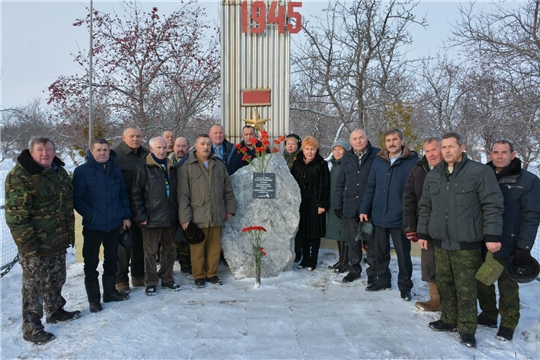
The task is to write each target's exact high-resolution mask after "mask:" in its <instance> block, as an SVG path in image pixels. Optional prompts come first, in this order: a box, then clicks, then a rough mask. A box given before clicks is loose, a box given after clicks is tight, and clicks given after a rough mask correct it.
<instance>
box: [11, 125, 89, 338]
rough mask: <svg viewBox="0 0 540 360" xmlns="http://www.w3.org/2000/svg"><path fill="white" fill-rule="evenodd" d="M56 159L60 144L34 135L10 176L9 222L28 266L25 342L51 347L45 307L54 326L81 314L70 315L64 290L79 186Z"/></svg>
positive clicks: (24, 286) (24, 277)
mask: <svg viewBox="0 0 540 360" xmlns="http://www.w3.org/2000/svg"><path fill="white" fill-rule="evenodd" d="M63 166H64V163H63V162H62V160H60V159H59V158H57V157H56V156H55V145H54V142H53V141H52V140H51V139H49V138H46V137H39V136H36V137H33V138H32V139H30V141H29V143H28V149H26V150H24V151H23V152H22V153H21V154H20V155H19V156H18V157H17V165H15V167H14V168H13V169H12V170H11V171H10V172H9V174H8V175H7V177H6V183H5V190H6V223H7V224H8V226H9V229H10V230H11V235H12V236H13V239H14V240H15V244H16V245H17V248H18V252H19V256H20V264H21V267H22V271H23V274H22V281H23V284H22V331H23V338H24V340H26V341H30V342H33V343H34V344H38V345H41V344H45V343H47V342H49V341H51V340H54V339H55V336H54V335H53V334H51V333H49V332H46V331H44V327H43V324H42V323H41V318H42V317H43V308H45V313H46V315H47V317H46V320H47V323H48V324H54V323H57V322H61V321H67V320H71V319H74V318H76V317H78V316H79V314H80V312H79V311H71V312H70V311H65V310H64V305H65V304H66V300H65V299H64V298H63V297H62V287H63V286H64V283H65V282H66V248H68V247H69V246H70V245H71V246H73V244H74V242H75V216H74V214H73V188H72V187H71V179H70V177H69V175H68V173H67V172H66V170H64V168H63Z"/></svg>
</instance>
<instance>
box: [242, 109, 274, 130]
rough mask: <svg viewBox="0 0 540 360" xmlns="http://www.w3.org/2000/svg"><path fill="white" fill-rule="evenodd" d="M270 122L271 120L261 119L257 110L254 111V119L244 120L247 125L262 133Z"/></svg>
mask: <svg viewBox="0 0 540 360" xmlns="http://www.w3.org/2000/svg"><path fill="white" fill-rule="evenodd" d="M268 120H270V119H261V118H260V117H259V113H258V112H257V110H253V119H244V122H245V123H246V124H247V125H251V126H253V128H254V129H255V130H259V131H262V130H264V128H263V125H264V123H265V122H267V121H268Z"/></svg>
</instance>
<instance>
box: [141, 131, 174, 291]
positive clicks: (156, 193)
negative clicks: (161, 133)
mask: <svg viewBox="0 0 540 360" xmlns="http://www.w3.org/2000/svg"><path fill="white" fill-rule="evenodd" d="M149 143H150V154H148V155H147V156H146V158H145V160H144V161H143V162H141V163H139V164H137V167H136V168H135V172H134V174H133V178H132V179H131V189H130V200H131V207H132V208H133V220H134V221H135V222H137V223H138V224H140V226H141V229H142V233H143V246H144V270H145V272H144V282H145V285H146V290H145V294H146V295H149V296H152V295H155V294H156V287H157V285H158V280H159V279H161V287H166V288H169V289H171V290H175V291H178V290H180V286H179V285H178V284H176V283H175V282H174V278H173V276H172V271H173V266H174V261H175V260H176V247H175V245H174V235H175V233H176V227H177V225H178V216H177V211H178V205H177V201H176V168H175V167H174V165H173V164H172V162H171V160H170V159H168V158H167V142H166V141H165V139H164V138H162V137H156V138H152V139H150V142H149ZM160 243H161V261H160V262H161V269H160V270H159V272H158V271H157V265H156V255H157V251H158V245H159V244H160Z"/></svg>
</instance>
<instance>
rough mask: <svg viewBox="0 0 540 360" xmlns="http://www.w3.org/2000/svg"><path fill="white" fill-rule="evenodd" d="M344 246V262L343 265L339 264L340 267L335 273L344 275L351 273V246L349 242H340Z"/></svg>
mask: <svg viewBox="0 0 540 360" xmlns="http://www.w3.org/2000/svg"><path fill="white" fill-rule="evenodd" d="M340 243H341V244H342V245H341V247H342V261H341V264H339V267H338V268H336V269H335V270H334V272H335V273H338V274H343V273H344V272H347V271H349V245H347V242H345V241H340Z"/></svg>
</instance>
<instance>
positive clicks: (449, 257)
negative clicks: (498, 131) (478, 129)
mask: <svg viewBox="0 0 540 360" xmlns="http://www.w3.org/2000/svg"><path fill="white" fill-rule="evenodd" d="M253 139H256V132H255V129H254V128H253V127H251V126H245V127H244V128H243V129H242V141H241V143H240V147H242V148H244V151H248V152H250V151H251V152H253V151H255V150H254V149H256V148H257V147H259V146H258V144H257V142H256V141H255V140H253ZM384 144H385V146H384V149H379V148H377V147H375V146H373V145H372V144H371V143H370V141H369V139H368V137H367V134H366V132H365V131H364V130H361V129H356V130H354V131H352V132H351V134H350V139H349V142H347V141H345V140H343V139H339V140H337V141H336V142H335V143H334V144H333V146H332V157H331V159H330V163H331V168H330V169H329V166H328V162H327V161H325V160H324V158H323V157H322V156H321V155H320V153H319V142H318V141H317V139H315V138H314V137H312V136H306V137H305V138H303V139H301V138H300V137H299V136H298V135H296V134H290V135H287V136H286V137H285V144H284V145H285V149H284V151H283V156H284V158H285V160H286V162H287V165H288V166H289V169H290V171H291V174H292V176H293V177H294V178H295V179H296V181H297V182H298V185H299V188H300V192H301V199H302V200H301V203H300V223H299V228H298V232H297V235H296V238H295V252H296V259H295V261H296V262H297V263H298V264H297V268H299V269H302V268H307V270H309V271H313V270H315V269H316V267H317V265H318V253H319V248H320V243H321V238H323V237H325V238H327V239H333V240H337V242H338V250H339V259H338V262H337V263H336V264H334V265H332V266H331V267H332V268H333V269H334V271H335V272H336V273H345V272H347V274H346V275H345V276H344V277H343V279H342V281H343V282H346V283H350V282H354V281H355V280H357V279H359V278H360V277H361V273H362V258H363V248H366V260H367V264H368V266H367V269H366V274H367V287H366V289H365V290H366V291H381V290H388V289H390V288H391V287H392V284H391V280H392V276H391V272H390V267H389V265H390V261H391V255H390V249H391V246H390V239H391V241H392V244H393V247H394V249H395V252H396V257H397V262H398V269H399V271H398V279H397V285H398V288H399V291H400V296H401V298H402V299H403V300H405V301H410V300H411V298H412V296H411V289H412V287H413V282H412V280H411V278H412V262H411V255H410V252H411V242H418V244H419V245H420V248H421V269H422V280H423V281H426V282H427V283H428V284H429V293H430V298H429V300H427V301H419V302H417V303H416V306H417V307H418V308H420V309H422V310H425V311H439V310H440V311H441V318H440V320H438V321H434V322H431V323H429V327H430V328H432V329H433V330H436V331H459V334H460V339H461V341H462V343H464V344H465V345H467V346H470V347H474V346H475V345H476V340H475V337H474V335H475V332H476V327H477V325H478V324H479V325H485V326H490V327H497V324H498V315H499V314H500V315H501V322H500V326H499V329H498V332H497V337H498V338H500V339H506V340H511V339H512V337H513V332H514V330H515V328H516V326H517V323H518V320H519V292H518V290H519V287H518V285H517V283H515V282H514V281H513V280H512V279H511V278H510V277H509V275H508V273H507V271H506V270H505V272H503V275H502V276H501V277H500V278H499V279H498V286H499V296H500V300H499V307H497V302H496V296H495V289H494V286H485V285H482V284H479V283H478V284H477V281H476V279H475V274H476V271H477V270H478V269H479V267H480V265H481V264H482V262H483V258H485V256H486V253H487V252H488V251H489V252H491V253H493V255H494V257H495V259H496V260H497V261H498V262H500V263H501V264H502V265H503V266H506V265H507V264H506V263H507V260H508V258H509V257H510V256H513V257H514V258H515V260H514V261H515V262H516V263H519V264H525V265H526V264H529V263H531V262H532V261H533V260H532V257H531V255H530V251H531V249H532V247H533V245H534V240H535V237H536V233H537V230H538V224H539V223H540V207H539V205H538V204H540V180H539V179H538V177H536V176H535V175H533V174H531V173H529V172H528V171H526V170H524V169H522V168H521V162H520V160H519V159H518V158H517V157H516V153H515V152H514V150H513V146H512V144H511V143H510V142H508V141H506V140H500V141H497V142H495V143H494V145H493V148H492V152H491V154H490V158H491V161H490V162H489V163H488V164H487V165H483V164H481V163H478V162H476V161H473V160H472V159H470V158H468V157H467V154H466V152H465V144H463V140H462V137H461V136H460V135H459V134H457V133H447V134H445V135H444V136H443V137H442V139H439V138H436V137H433V138H429V139H426V140H425V142H424V144H423V150H424V156H423V157H422V158H421V159H419V157H418V155H417V153H416V152H415V151H413V150H411V149H410V148H408V147H407V146H406V145H405V139H404V136H403V133H402V132H401V131H400V130H399V129H391V130H389V131H387V132H386V133H385V134H384ZM246 149H247V150H246ZM55 155H56V154H55V144H54V142H53V141H52V140H51V139H50V138H47V137H34V138H32V139H31V140H30V142H29V144H28V149H26V150H24V151H23V152H22V153H21V154H20V155H19V157H18V158H17V165H16V166H15V167H14V168H13V169H12V171H11V172H10V173H9V174H8V176H7V178H6V186H5V189H6V222H7V223H8V225H9V227H10V229H11V232H12V235H13V238H14V239H15V242H16V244H17V246H18V251H19V254H20V256H21V260H20V263H21V266H22V269H23V288H22V298H23V309H22V312H23V326H22V330H23V338H24V339H25V340H27V341H30V342H33V343H36V344H44V343H46V342H48V341H51V340H52V339H54V335H52V334H51V333H49V332H46V331H45V330H44V327H43V325H42V323H41V317H42V316H43V308H44V309H45V312H46V321H47V323H55V322H61V321H68V320H71V319H74V318H76V317H78V316H79V315H80V312H79V311H72V312H70V311H66V310H64V305H65V304H66V301H65V299H64V298H63V297H62V295H61V290H62V286H63V284H64V282H65V278H66V268H65V254H66V251H65V249H66V248H67V247H69V246H70V245H71V246H73V244H74V237H75V234H74V213H73V210H74V209H75V210H76V211H77V212H78V213H79V214H80V215H81V216H82V219H83V237H84V243H83V258H84V276H85V279H84V282H85V287H86V291H87V296H88V301H89V306H90V311H91V312H98V311H101V310H102V305H101V301H100V300H101V290H100V284H99V279H98V275H99V273H98V270H97V267H98V263H99V250H100V247H101V245H103V250H104V251H103V254H104V261H103V274H102V288H103V302H109V301H123V300H126V299H128V298H129V291H130V281H129V280H130V279H129V273H130V272H131V285H132V286H134V287H138V286H145V294H146V295H148V296H152V295H154V294H156V292H157V290H158V285H160V284H161V287H162V288H167V289H170V290H173V291H178V290H180V285H179V284H177V283H176V282H175V280H174V278H173V265H174V261H175V260H177V259H179V261H180V264H181V268H182V271H185V270H186V272H189V273H191V274H192V276H193V279H194V284H195V286H196V287H197V288H202V287H204V286H205V283H206V282H210V283H213V284H219V285H221V284H222V280H221V279H220V278H219V277H218V274H217V271H218V262H219V259H220V253H221V228H222V226H223V225H224V224H225V223H226V221H228V220H229V219H230V218H231V217H232V216H234V214H235V212H236V204H235V198H234V192H233V188H232V185H231V180H230V175H232V174H233V173H235V172H236V171H237V170H238V169H239V168H241V167H242V166H246V165H247V164H248V163H247V161H245V158H244V159H243V155H244V154H243V153H241V152H240V150H239V149H238V147H235V146H234V145H233V144H232V143H230V142H229V141H228V140H226V139H225V133H224V129H223V127H222V126H221V125H214V126H212V127H211V128H210V131H209V133H208V134H201V135H199V136H197V138H196V140H195V144H194V147H193V149H192V150H191V151H190V146H189V142H188V140H187V139H186V138H184V137H178V138H175V136H174V133H173V132H172V131H165V132H164V133H163V136H160V137H154V138H152V139H150V140H149V149H146V148H145V147H144V146H143V145H142V133H141V130H140V129H139V128H138V127H136V126H129V127H127V128H126V129H125V130H124V132H123V135H122V141H121V142H120V144H119V145H118V146H116V147H115V148H111V147H110V145H109V143H108V142H107V141H106V140H105V139H96V140H94V141H93V142H92V144H91V147H90V149H89V150H88V152H87V155H86V162H85V163H84V164H82V165H80V166H78V167H77V168H76V169H75V171H74V174H73V179H71V178H70V177H69V175H68V173H67V172H66V171H65V170H64V163H63V162H62V161H61V160H60V159H59V158H58V157H56V156H55ZM192 227H196V228H198V229H200V231H201V232H202V233H203V234H204V239H203V240H202V241H201V242H199V243H190V244H189V245H188V243H187V242H186V241H179V239H183V238H185V237H186V236H189V234H188V233H189V232H190V229H191V228H192ZM122 231H129V232H130V233H131V240H132V247H131V248H129V247H124V246H119V240H118V239H119V236H120V233H121V232H122ZM359 231H360V232H362V233H363V235H364V236H363V238H362V237H359V236H358V234H359ZM359 238H362V239H360V240H359ZM363 240H364V241H363ZM175 241H176V242H177V244H176V245H175ZM364 242H365V244H364ZM158 258H159V270H158ZM477 298H478V299H479V301H480V307H481V310H482V312H481V314H480V315H478V314H477V305H476V304H477Z"/></svg>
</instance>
